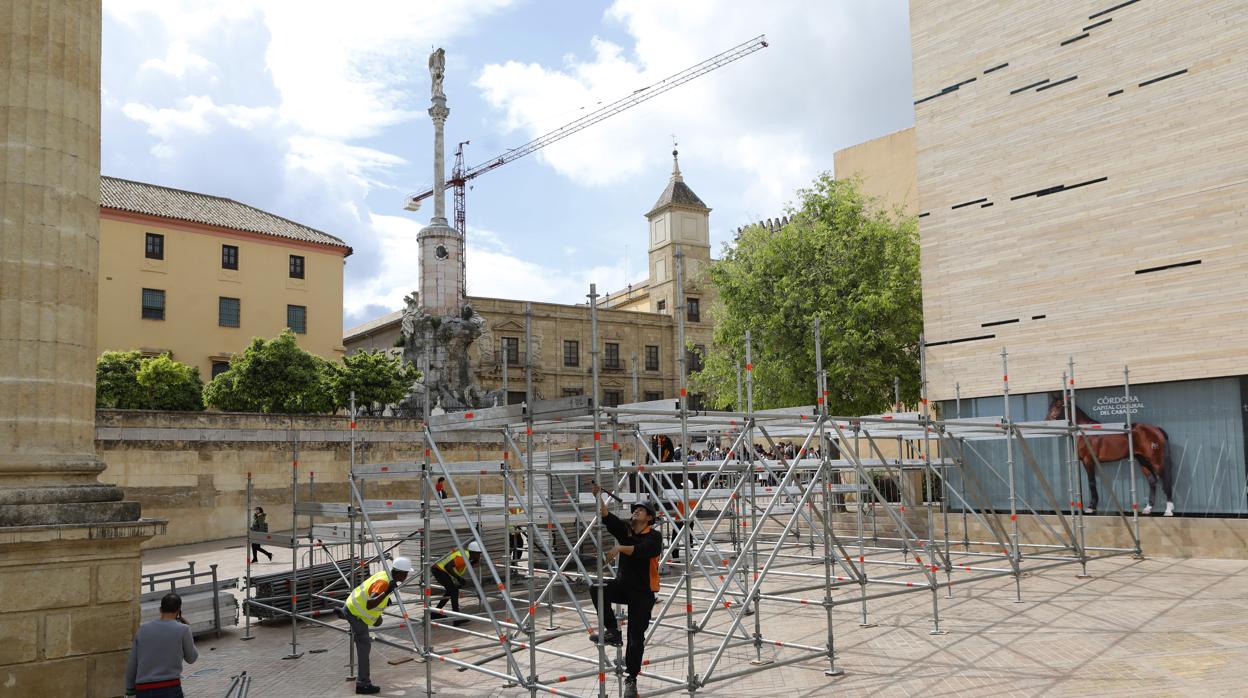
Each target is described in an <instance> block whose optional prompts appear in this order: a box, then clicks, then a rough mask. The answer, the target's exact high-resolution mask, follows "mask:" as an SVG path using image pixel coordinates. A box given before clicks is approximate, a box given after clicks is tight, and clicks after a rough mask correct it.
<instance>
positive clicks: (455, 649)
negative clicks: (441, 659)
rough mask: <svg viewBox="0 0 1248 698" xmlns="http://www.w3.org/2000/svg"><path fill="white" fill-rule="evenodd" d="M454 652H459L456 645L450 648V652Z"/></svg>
mask: <svg viewBox="0 0 1248 698" xmlns="http://www.w3.org/2000/svg"><path fill="white" fill-rule="evenodd" d="M456 652H459V648H458V647H452V648H451V654H455V653H456Z"/></svg>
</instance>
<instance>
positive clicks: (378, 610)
mask: <svg viewBox="0 0 1248 698" xmlns="http://www.w3.org/2000/svg"><path fill="white" fill-rule="evenodd" d="M411 572H412V561H411V560H409V559H407V558H405V557H396V558H395V559H394V562H393V563H392V564H391V565H390V574H387V573H386V570H385V569H382V570H381V571H380V572H378V573H376V574H374V575H372V576H371V577H369V578H368V579H365V580H364V583H363V584H361V585H359V586H358V587H356V588H355V589H353V590H352V591H351V595H350V596H348V597H347V600H346V601H345V602H344V603H343V605H342V607H341V608H338V609H336V610H337V612H338V615H340V616H341V617H343V618H345V619H346V621H347V625H349V626H351V640H352V642H354V643H355V656H356V657H357V658H358V662H359V663H358V666H357V668H356V672H355V692H356V693H360V694H365V695H368V694H373V693H380V692H381V688H380V687H378V686H377V685H376V684H374V683H373V682H372V676H371V672H370V671H369V662H368V655H369V651H370V649H371V645H372V643H373V639H372V637H371V636H369V630H368V629H369V628H375V627H377V626H380V625H381V620H382V614H383V612H384V611H385V610H386V606H388V605H390V597H391V596H392V595H393V594H394V593H395V592H396V591H397V590H398V588H399V585H400V584H402V583H403V581H404V580H405V579H407V575H409V574H411Z"/></svg>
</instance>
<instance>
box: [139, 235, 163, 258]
mask: <svg viewBox="0 0 1248 698" xmlns="http://www.w3.org/2000/svg"><path fill="white" fill-rule="evenodd" d="M143 256H144V257H147V258H148V259H164V258H165V236H164V235H161V234H160V233H148V234H147V242H146V244H145V245H144V251H143Z"/></svg>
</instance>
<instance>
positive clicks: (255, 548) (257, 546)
mask: <svg viewBox="0 0 1248 698" xmlns="http://www.w3.org/2000/svg"><path fill="white" fill-rule="evenodd" d="M259 553H264V554H265V555H268V556H269V557H270V558H272V557H273V553H270V552H269V551H267V550H265V549H264V548H261V547H260V544H259V543H252V544H251V561H252V562H255V561H256V555H258V554H259Z"/></svg>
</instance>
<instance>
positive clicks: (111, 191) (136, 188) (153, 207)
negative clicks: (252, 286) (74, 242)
mask: <svg viewBox="0 0 1248 698" xmlns="http://www.w3.org/2000/svg"><path fill="white" fill-rule="evenodd" d="M100 206H101V207H104V208H112V209H117V210H119V211H129V212H131V213H141V214H145V215H148V216H159V217H161V218H173V219H176V220H182V221H189V222H192V223H202V224H204V225H215V226H218V227H221V228H231V229H233V230H242V231H247V232H251V233H257V234H260V235H270V236H272V237H278V238H285V239H287V240H298V241H300V242H311V243H316V244H319V245H329V246H332V247H341V248H344V249H345V250H346V253H347V254H348V255H349V254H351V248H350V246H348V245H347V243H346V242H343V241H342V239H340V238H336V237H334V236H333V235H330V234H329V233H323V232H321V231H319V230H317V229H315V228H309V227H308V226H306V225H301V224H299V223H296V222H294V221H292V220H288V219H286V218H282V217H281V216H275V215H273V214H272V213H269V212H268V211H261V210H260V209H258V208H255V207H254V206H248V205H247V204H242V203H239V202H237V201H234V200H233V199H226V198H224V197H220V196H209V195H207V194H198V193H196V192H192V191H185V190H182V189H172V188H170V187H162V186H158V185H155V184H146V183H143V182H134V181H131V180H128V179H118V178H116V177H100Z"/></svg>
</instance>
